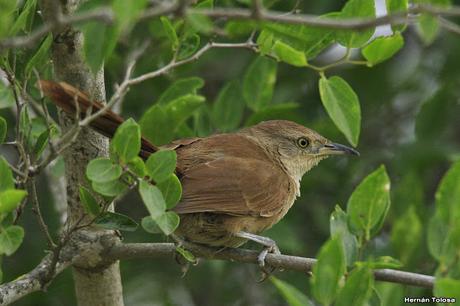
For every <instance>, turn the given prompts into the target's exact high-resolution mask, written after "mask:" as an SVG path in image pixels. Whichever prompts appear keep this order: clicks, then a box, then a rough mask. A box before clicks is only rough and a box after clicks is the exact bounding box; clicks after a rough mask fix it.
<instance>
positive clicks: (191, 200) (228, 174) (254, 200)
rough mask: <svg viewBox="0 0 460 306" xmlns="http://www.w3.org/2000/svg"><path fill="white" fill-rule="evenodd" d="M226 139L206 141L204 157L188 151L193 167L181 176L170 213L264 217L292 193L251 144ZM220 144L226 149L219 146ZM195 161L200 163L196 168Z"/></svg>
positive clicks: (288, 183) (276, 168) (287, 181)
mask: <svg viewBox="0 0 460 306" xmlns="http://www.w3.org/2000/svg"><path fill="white" fill-rule="evenodd" d="M226 136H227V135H221V136H218V137H223V138H224V139H217V140H216V139H211V140H209V141H210V143H209V144H208V145H212V146H211V147H210V148H212V149H211V151H212V152H209V151H207V152H206V153H207V154H206V156H199V154H200V153H197V151H198V152H203V151H205V150H203V149H201V150H195V149H193V148H190V149H189V151H191V152H190V153H191V154H192V156H194V160H195V164H192V165H190V166H189V167H185V168H184V170H183V172H182V174H183V175H182V177H181V182H182V188H183V193H182V199H181V201H180V202H179V204H178V205H177V206H176V207H175V208H174V210H175V211H176V212H178V213H180V214H187V213H198V212H215V213H225V214H231V215H254V216H264V217H270V216H273V215H275V214H277V213H278V212H279V211H280V210H281V209H282V208H283V206H284V204H285V202H286V199H287V198H288V193H289V192H290V191H292V190H290V188H292V182H291V180H290V178H289V177H288V176H287V175H286V173H285V172H284V171H283V170H282V169H281V168H280V166H279V165H277V164H275V163H273V162H272V161H271V160H270V159H268V158H267V155H266V154H265V153H262V152H260V151H261V149H260V148H258V147H257V146H255V145H254V144H253V143H251V142H248V143H246V140H245V139H236V138H234V137H236V136H233V135H232V136H230V135H228V136H229V137H226ZM232 137H233V138H232ZM240 137H242V136H240ZM202 141H205V140H204V139H203V140H201V141H200V142H202ZM235 141H237V142H238V143H239V144H240V146H239V147H240V149H239V151H238V152H236V151H233V147H234V145H235ZM222 143H226V145H225V146H220V144H222ZM198 145H199V146H202V145H203V144H198ZM192 147H193V146H192ZM206 147H208V146H206ZM183 150H184V149H183ZM185 150H187V148H185ZM254 150H255V151H254ZM226 151H228V152H226ZM251 151H254V152H251ZM194 153H195V154H194ZM226 153H227V154H226ZM181 155H182V156H183V155H184V154H183V152H182V154H181V152H180V151H179V158H180V157H181ZM261 157H263V158H261ZM196 161H201V162H198V164H196ZM185 162H186V161H185Z"/></svg>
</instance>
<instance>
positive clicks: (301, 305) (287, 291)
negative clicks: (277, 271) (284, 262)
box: [270, 276, 313, 306]
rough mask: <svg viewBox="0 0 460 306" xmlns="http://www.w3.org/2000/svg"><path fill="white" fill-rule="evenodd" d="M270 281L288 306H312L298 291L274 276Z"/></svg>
mask: <svg viewBox="0 0 460 306" xmlns="http://www.w3.org/2000/svg"><path fill="white" fill-rule="evenodd" d="M270 281H271V282H272V283H273V285H275V287H276V288H277V289H278V291H279V292H280V293H281V295H282V296H283V298H284V300H285V301H286V302H287V303H288V305H289V306H313V303H312V302H311V301H310V300H309V299H308V297H307V296H306V295H305V294H303V293H302V292H301V291H300V290H299V289H297V288H296V287H294V286H292V285H291V284H288V283H286V282H284V281H282V280H280V279H278V278H276V277H274V276H271V277H270Z"/></svg>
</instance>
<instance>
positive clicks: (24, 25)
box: [9, 0, 37, 36]
mask: <svg viewBox="0 0 460 306" xmlns="http://www.w3.org/2000/svg"><path fill="white" fill-rule="evenodd" d="M36 5H37V0H27V1H25V4H24V7H23V8H22V10H21V14H19V16H18V17H17V18H16V21H15V22H14V24H13V26H12V27H11V28H10V31H9V35H10V36H15V35H16V34H17V33H19V31H22V32H28V31H29V29H28V27H31V26H32V22H31V21H32V19H33V16H34V14H35V6H36Z"/></svg>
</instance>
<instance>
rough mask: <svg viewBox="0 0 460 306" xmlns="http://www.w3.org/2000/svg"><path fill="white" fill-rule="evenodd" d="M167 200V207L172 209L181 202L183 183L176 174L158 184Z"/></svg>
mask: <svg viewBox="0 0 460 306" xmlns="http://www.w3.org/2000/svg"><path fill="white" fill-rule="evenodd" d="M157 187H158V188H159V189H160V190H161V193H162V194H163V197H164V199H165V202H166V208H168V209H171V208H173V207H174V206H176V204H177V203H178V202H179V200H180V198H181V196H182V185H181V183H180V181H179V179H178V178H177V176H176V175H175V174H170V175H169V177H168V178H167V179H165V180H164V181H162V182H160V183H158V184H157Z"/></svg>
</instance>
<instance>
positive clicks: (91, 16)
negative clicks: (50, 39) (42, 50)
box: [0, 7, 113, 50]
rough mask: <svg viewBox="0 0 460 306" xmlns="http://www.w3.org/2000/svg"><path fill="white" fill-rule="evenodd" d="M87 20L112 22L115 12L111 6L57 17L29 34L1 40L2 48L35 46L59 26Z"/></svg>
mask: <svg viewBox="0 0 460 306" xmlns="http://www.w3.org/2000/svg"><path fill="white" fill-rule="evenodd" d="M87 21H98V22H103V23H108V24H110V23H112V22H113V12H112V10H111V9H110V8H108V7H106V8H100V9H97V10H91V11H88V12H84V13H81V14H78V15H69V16H65V17H60V18H57V19H56V20H53V21H50V22H46V23H44V24H43V25H41V26H40V27H38V28H37V29H36V30H35V31H33V32H31V33H29V34H28V35H24V36H15V37H10V38H5V39H3V40H0V50H3V49H12V48H30V47H33V46H34V45H35V43H37V42H38V41H39V40H40V39H41V38H42V37H43V36H45V35H46V34H48V33H49V32H51V31H53V30H55V29H57V28H59V27H63V26H68V25H73V24H77V23H82V22H87Z"/></svg>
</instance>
